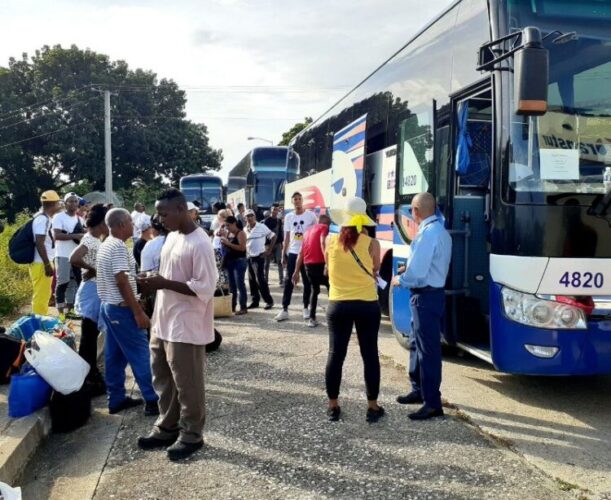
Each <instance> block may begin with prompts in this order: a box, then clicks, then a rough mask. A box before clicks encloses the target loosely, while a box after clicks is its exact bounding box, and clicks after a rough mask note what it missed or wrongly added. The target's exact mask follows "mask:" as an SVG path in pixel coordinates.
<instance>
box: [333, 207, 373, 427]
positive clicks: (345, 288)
mask: <svg viewBox="0 0 611 500" xmlns="http://www.w3.org/2000/svg"><path fill="white" fill-rule="evenodd" d="M331 218H332V219H333V220H334V221H335V222H337V223H339V224H340V225H341V226H342V227H341V231H340V233H339V235H334V234H332V235H329V236H328V237H327V240H326V249H325V261H326V263H327V270H328V274H329V283H330V285H331V288H330V291H329V307H328V309H327V322H328V325H329V357H328V360H327V369H326V376H325V379H326V386H327V396H328V397H329V408H328V410H327V415H328V417H329V420H331V421H336V420H339V416H340V413H341V410H340V407H339V403H338V397H339V389H340V385H341V379H342V367H343V365H344V359H345V358H346V353H347V352H348V344H349V342H350V336H351V335H352V328H353V326H354V327H356V334H357V337H358V341H359V347H360V350H361V357H362V358H363V364H364V365H365V385H366V388H367V413H366V419H367V421H368V422H377V421H378V420H379V419H380V418H381V417H382V416H383V415H384V408H382V407H381V406H379V405H378V393H379V391H380V359H379V357H378V330H379V328H380V315H381V313H380V306H379V304H378V294H377V284H376V279H375V276H376V274H377V272H378V270H379V268H380V243H379V242H378V241H377V240H375V239H373V238H370V237H369V236H368V235H367V231H366V230H365V229H364V226H375V222H373V220H371V219H370V218H369V217H368V216H367V214H366V205H365V202H364V201H363V200H362V199H361V198H352V199H350V200H348V202H347V204H346V209H345V210H341V211H338V212H335V211H331Z"/></svg>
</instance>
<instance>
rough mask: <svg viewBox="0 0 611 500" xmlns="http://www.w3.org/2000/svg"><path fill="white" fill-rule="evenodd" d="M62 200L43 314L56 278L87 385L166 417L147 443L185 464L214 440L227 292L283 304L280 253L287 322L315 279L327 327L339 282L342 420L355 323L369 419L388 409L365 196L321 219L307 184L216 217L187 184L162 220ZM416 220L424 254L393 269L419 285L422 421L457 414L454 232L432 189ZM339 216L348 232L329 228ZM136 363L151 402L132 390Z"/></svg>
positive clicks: (39, 293) (47, 211)
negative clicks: (449, 301)
mask: <svg viewBox="0 0 611 500" xmlns="http://www.w3.org/2000/svg"><path fill="white" fill-rule="evenodd" d="M61 201H62V200H61V199H60V197H59V195H58V194H57V193H56V192H54V191H47V192H45V193H43V194H42V196H41V203H42V207H41V210H40V212H39V213H38V214H36V216H35V217H34V220H33V225H32V228H33V237H34V241H35V246H36V251H35V258H34V262H33V263H32V264H31V265H30V276H31V279H32V285H33V298H32V310H33V312H35V313H38V314H42V315H45V314H47V312H48V307H49V303H50V299H51V295H52V286H54V287H55V303H56V306H57V309H58V312H59V314H60V316H61V318H62V319H63V318H68V317H74V314H75V313H76V314H78V315H80V316H79V317H82V335H81V342H80V346H79V353H80V354H81V356H82V357H83V358H84V359H85V360H86V361H87V362H88V363H89V364H90V365H91V368H92V369H91V371H90V373H89V375H88V379H87V383H88V384H89V386H90V388H91V390H92V391H93V393H94V394H106V395H107V398H108V411H109V413H111V414H113V413H118V412H120V411H123V410H125V409H127V408H131V407H135V406H141V405H143V406H144V414H145V415H147V416H157V420H156V422H155V424H154V426H153V428H152V430H151V432H150V434H148V435H147V436H143V437H141V438H139V440H138V446H139V447H140V448H142V449H147V450H148V449H154V448H159V447H164V448H167V453H168V456H169V458H170V459H172V460H177V459H181V458H185V457H187V456H189V455H190V454H192V453H193V452H195V451H196V450H197V449H199V448H201V446H202V444H203V428H204V422H205V398H204V393H205V390H204V387H205V359H206V354H205V352H206V351H205V346H206V345H208V344H210V343H211V342H212V341H213V339H214V334H215V330H214V320H213V317H214V297H215V296H216V295H218V294H219V293H221V294H224V293H225V292H226V290H227V289H228V290H229V292H230V293H231V295H232V309H233V312H234V314H235V315H236V316H241V315H244V314H247V313H248V311H249V310H252V309H255V308H259V307H261V306H262V305H263V308H264V309H271V308H273V307H274V299H273V296H272V294H271V292H270V284H269V268H270V266H271V263H273V262H274V261H275V263H276V265H277V266H278V270H279V278H280V283H279V284H280V285H281V286H282V287H283V290H282V305H281V310H280V311H279V312H278V313H277V314H276V315H275V316H274V320H275V321H285V320H287V319H289V305H290V303H291V298H292V294H293V292H294V289H295V288H294V287H295V286H296V285H297V284H298V283H299V282H300V281H301V282H302V289H303V296H302V301H303V320H304V321H305V322H306V324H307V326H308V327H312V328H315V327H317V326H318V325H319V323H318V321H317V315H316V312H317V308H318V297H319V294H320V292H321V286H324V287H326V289H327V290H328V295H329V304H328V308H327V310H326V317H327V324H328V330H329V354H328V359H327V365H326V370H325V383H326V392H327V397H328V407H327V416H328V419H329V420H330V421H337V420H339V419H340V418H341V409H340V405H339V394H340V386H341V378H342V369H343V364H344V360H345V357H346V354H347V350H348V345H349V341H350V337H351V335H352V332H353V329H354V330H356V335H357V339H358V343H359V347H360V352H361V356H362V359H363V364H364V378H365V386H366V395H367V402H368V404H367V411H366V420H367V421H368V422H371V423H373V422H376V421H378V420H379V419H380V418H382V417H383V416H384V414H385V410H384V408H383V407H381V406H380V405H379V404H378V395H379V390H380V360H379V355H378V344H377V343H378V331H379V327H380V318H381V312H380V306H379V302H378V287H379V286H384V284H383V280H381V279H380V277H379V274H378V273H379V270H380V260H381V248H380V244H379V242H378V241H377V240H376V239H375V238H372V237H371V236H370V232H371V231H370V229H371V228H372V227H373V226H375V222H374V221H373V220H372V219H371V218H370V217H369V215H368V214H367V206H366V204H365V202H364V201H363V200H362V199H360V198H352V199H349V200H347V203H346V206H345V207H344V208H343V209H341V210H331V211H330V213H322V214H319V215H318V216H317V215H316V214H315V213H313V212H311V211H309V210H305V209H304V207H303V198H302V196H301V194H300V193H298V192H296V193H294V194H293V195H292V197H291V202H292V205H293V209H292V210H291V211H290V212H288V213H286V214H284V215H283V214H282V211H281V207H280V206H278V205H274V206H273V207H271V210H270V211H268V212H266V213H263V214H259V213H258V212H259V211H258V210H255V209H252V208H247V207H245V206H244V205H243V204H239V205H238V206H237V207H236V209H235V212H234V211H233V208H232V207H230V206H226V205H224V204H222V203H217V204H216V205H215V206H214V212H215V216H214V220H213V221H212V223H211V224H210V225H206V224H204V223H202V221H201V220H200V217H199V208H198V207H197V205H195V204H193V203H192V202H187V200H186V199H185V198H184V196H183V194H182V193H181V192H180V191H178V190H176V189H171V190H168V191H166V192H164V193H162V194H161V195H160V196H159V198H158V199H157V202H156V204H155V213H154V215H153V216H149V215H147V214H146V211H145V208H144V206H143V205H142V204H140V203H137V204H136V205H135V206H134V211H133V212H132V213H131V214H130V213H129V212H128V211H127V210H125V209H123V208H113V207H109V206H105V205H101V204H98V205H93V206H90V205H89V204H87V202H85V201H84V200H81V199H80V198H79V197H78V196H76V195H75V194H74V193H68V194H66V195H65V196H64V197H63V207H62V208H60V206H61ZM412 217H413V219H414V221H415V222H416V223H417V224H419V230H418V234H417V235H416V237H415V238H414V241H413V242H412V245H411V256H410V258H409V259H408V262H407V265H406V267H405V268H404V269H403V270H402V272H401V273H400V274H398V275H397V276H395V277H394V278H393V279H392V285H393V286H398V287H406V288H409V289H410V291H411V304H410V307H411V311H412V318H413V338H412V344H411V360H410V371H409V375H410V380H411V385H412V390H411V392H409V393H408V394H407V395H405V396H399V397H398V398H397V401H398V402H399V403H400V404H421V405H422V406H421V408H420V409H419V410H418V411H415V412H412V413H410V414H409V417H410V418H411V419H413V420H425V419H428V418H432V417H436V416H441V415H443V410H442V405H441V396H440V384H441V343H440V340H441V330H440V327H441V323H442V317H443V309H444V292H443V288H444V285H445V281H446V276H447V273H448V268H449V263H450V256H451V239H450V236H449V234H448V232H447V231H446V229H445V228H444V225H443V220H442V219H441V218H440V217H439V216H438V215H437V214H436V205H435V199H434V198H433V197H432V196H431V195H430V194H428V193H421V194H419V195H417V196H415V197H414V199H413V201H412ZM332 221H333V222H334V223H335V224H336V225H337V226H338V227H339V231H338V232H337V233H336V232H333V233H330V231H329V229H330V225H331V224H332ZM130 240H131V242H132V243H133V248H132V249H130V248H129V245H128V244H129V242H130ZM247 271H248V278H249V285H250V303H248V302H249V300H248V297H247V290H246V283H245V276H246V272H247ZM53 280H55V284H54V285H52V281H53ZM407 306H408V305H407V304H406V307H407ZM100 330H103V331H104V333H105V348H104V353H105V356H104V361H105V362H104V375H102V374H101V372H100V370H99V369H98V366H97V340H98V336H99V334H100ZM128 364H129V366H130V367H131V370H132V372H133V374H134V377H135V379H136V382H137V384H138V386H139V388H140V392H141V394H142V397H143V400H141V399H136V398H131V397H129V396H127V394H126V391H125V377H126V375H125V370H126V367H127V365H128Z"/></svg>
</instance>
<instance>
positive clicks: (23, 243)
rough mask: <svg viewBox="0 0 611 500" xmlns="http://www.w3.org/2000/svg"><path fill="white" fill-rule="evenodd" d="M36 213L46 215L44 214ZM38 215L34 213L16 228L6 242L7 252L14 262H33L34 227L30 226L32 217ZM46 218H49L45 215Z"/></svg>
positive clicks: (32, 220)
mask: <svg viewBox="0 0 611 500" xmlns="http://www.w3.org/2000/svg"><path fill="white" fill-rule="evenodd" d="M38 215H43V216H44V217H47V216H46V215H45V214H38ZM38 215H35V216H34V217H33V218H32V219H30V220H29V221H27V222H26V223H25V224H24V225H23V226H21V227H20V228H19V229H17V231H16V232H15V234H13V236H12V237H11V239H10V241H9V242H8V254H9V257H10V258H11V260H12V261H13V262H14V263H15V264H31V263H32V262H34V255H35V251H36V242H35V241H34V229H33V227H32V226H33V225H34V219H35V218H36V217H38ZM47 219H49V218H48V217H47Z"/></svg>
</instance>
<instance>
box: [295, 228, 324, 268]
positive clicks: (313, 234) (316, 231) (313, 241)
mask: <svg viewBox="0 0 611 500" xmlns="http://www.w3.org/2000/svg"><path fill="white" fill-rule="evenodd" d="M328 234H329V226H328V225H327V224H314V225H313V226H312V227H311V228H310V229H308V230H307V231H306V232H305V234H304V235H303V244H302V246H301V251H302V252H303V263H304V264H323V263H324V262H325V256H324V255H323V253H322V248H321V246H320V238H321V237H322V236H327V235H328Z"/></svg>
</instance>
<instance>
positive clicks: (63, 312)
mask: <svg viewBox="0 0 611 500" xmlns="http://www.w3.org/2000/svg"><path fill="white" fill-rule="evenodd" d="M64 206H65V209H66V210H65V212H60V213H58V214H56V215H55V216H54V217H53V224H52V227H53V238H54V239H55V278H56V285H55V303H56V305H57V310H58V311H59V315H60V318H64V317H66V316H67V317H70V313H71V311H72V309H73V307H74V298H75V296H76V290H77V289H78V285H79V283H80V282H81V273H80V271H79V270H78V269H76V268H74V267H73V266H72V265H71V264H70V254H71V253H72V251H73V250H74V249H75V248H76V247H77V246H78V244H79V242H80V240H81V238H82V237H83V235H84V229H83V226H82V224H81V220H80V218H79V216H78V214H77V211H78V208H79V197H78V196H77V195H76V194H75V193H68V194H66V196H64Z"/></svg>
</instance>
